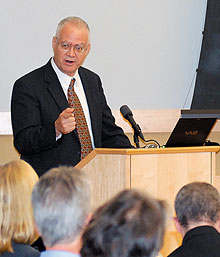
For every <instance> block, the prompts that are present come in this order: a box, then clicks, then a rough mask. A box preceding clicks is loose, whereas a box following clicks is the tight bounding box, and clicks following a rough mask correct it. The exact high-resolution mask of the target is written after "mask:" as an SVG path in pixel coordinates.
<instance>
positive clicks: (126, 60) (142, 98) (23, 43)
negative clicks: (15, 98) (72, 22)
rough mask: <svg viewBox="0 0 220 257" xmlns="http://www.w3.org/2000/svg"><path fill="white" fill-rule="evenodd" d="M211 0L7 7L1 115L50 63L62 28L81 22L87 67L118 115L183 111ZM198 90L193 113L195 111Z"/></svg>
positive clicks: (42, 0) (0, 55) (0, 61)
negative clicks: (24, 83)
mask: <svg viewBox="0 0 220 257" xmlns="http://www.w3.org/2000/svg"><path fill="white" fill-rule="evenodd" d="M206 4H207V0H193V1H192V0H136V1H134V0H109V1H107V0H80V1H74V0H65V1H60V0H37V1H31V0H19V1H13V0H12V1H1V3H0V22H1V28H2V29H1V32H2V33H1V43H0V75H1V76H0V87H1V94H0V112H5V111H9V110H10V97H11V90H12V85H13V83H14V81H15V80H16V79H17V78H18V77H20V76H22V75H23V74H25V73H27V72H29V71H31V70H32V69H35V68H37V67H39V66H41V65H43V64H44V63H46V62H47V60H48V59H49V57H50V56H51V55H52V51H51V39H52V36H53V34H54V32H55V29H56V25H57V23H58V22H59V20H61V19H62V18H64V17H66V16H72V15H73V16H80V17H82V18H83V19H85V20H86V21H87V22H88V23H89V25H90V29H91V34H92V50H91V52H90V54H89V56H88V58H87V60H86V62H85V66H86V67H88V68H90V69H92V70H93V71H95V72H97V73H98V74H99V75H100V76H101V78H102V81H103V86H104V89H105V92H106V95H107V99H108V103H109V105H110V106H111V108H112V109H118V108H119V107H120V106H121V105H123V104H127V105H129V107H130V108H131V109H182V108H183V107H184V102H185V100H186V97H187V93H188V91H189V89H190V86H191V83H192V81H193V78H194V76H195V70H196V68H197V65H198V60H199V54H200V47H201V42H202V34H201V33H202V30H203V27H204V21H205V13H206ZM193 87H194V81H193V86H192V88H191V89H192V90H191V91H190V94H189V97H188V101H186V104H185V108H187V107H189V106H190V101H191V95H192V92H193Z"/></svg>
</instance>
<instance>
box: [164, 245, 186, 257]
mask: <svg viewBox="0 0 220 257" xmlns="http://www.w3.org/2000/svg"><path fill="white" fill-rule="evenodd" d="M185 256H186V255H185V254H184V251H182V247H181V246H180V247H178V248H177V249H175V250H174V251H173V252H172V253H171V254H169V255H168V256H167V257H185Z"/></svg>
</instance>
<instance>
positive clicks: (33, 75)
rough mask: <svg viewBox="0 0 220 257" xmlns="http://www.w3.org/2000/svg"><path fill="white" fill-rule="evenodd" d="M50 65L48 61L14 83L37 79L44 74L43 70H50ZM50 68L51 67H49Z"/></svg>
mask: <svg viewBox="0 0 220 257" xmlns="http://www.w3.org/2000/svg"><path fill="white" fill-rule="evenodd" d="M50 66H51V64H50V61H48V62H47V63H46V64H44V65H42V66H41V67H38V68H36V69H34V70H32V71H30V72H28V73H26V74H24V75H23V76H21V77H20V78H18V79H17V80H16V81H15V83H17V82H19V81H26V80H27V81H29V80H34V79H37V78H39V76H41V75H43V74H44V70H45V69H47V68H50ZM51 67H52V66H51Z"/></svg>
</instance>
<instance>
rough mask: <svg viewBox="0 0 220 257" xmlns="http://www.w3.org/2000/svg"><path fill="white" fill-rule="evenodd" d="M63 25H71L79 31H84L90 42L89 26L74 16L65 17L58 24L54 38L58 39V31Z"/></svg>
mask: <svg viewBox="0 0 220 257" xmlns="http://www.w3.org/2000/svg"><path fill="white" fill-rule="evenodd" d="M65 23H71V24H72V25H74V26H75V27H76V28H79V29H86V30H87V31H88V38H89V41H90V29H89V25H88V24H87V23H86V22H85V21H84V20H83V19H81V18H79V17H75V16H70V17H66V18H64V19H63V20H61V21H60V22H59V23H58V25H57V29H56V37H59V32H60V29H61V28H62V27H63V25H64V24H65ZM88 43H89V42H88Z"/></svg>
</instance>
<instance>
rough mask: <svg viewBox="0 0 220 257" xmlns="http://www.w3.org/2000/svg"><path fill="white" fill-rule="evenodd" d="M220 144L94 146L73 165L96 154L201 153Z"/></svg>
mask: <svg viewBox="0 0 220 257" xmlns="http://www.w3.org/2000/svg"><path fill="white" fill-rule="evenodd" d="M219 151H220V146H195V147H168V148H132V149H116V148H95V149H93V151H92V152H91V153H90V154H89V155H87V156H86V157H85V158H84V159H83V160H82V161H81V162H79V163H78V164H77V165H76V166H75V167H76V168H79V169H80V168H82V167H83V166H84V165H86V164H87V163H88V162H89V161H90V160H92V159H93V158H94V157H95V156H96V155H99V154H100V155H101V154H109V155H110V154H111V155H145V154H175V153H202V152H214V153H216V154H217V153H218V152H219Z"/></svg>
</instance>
